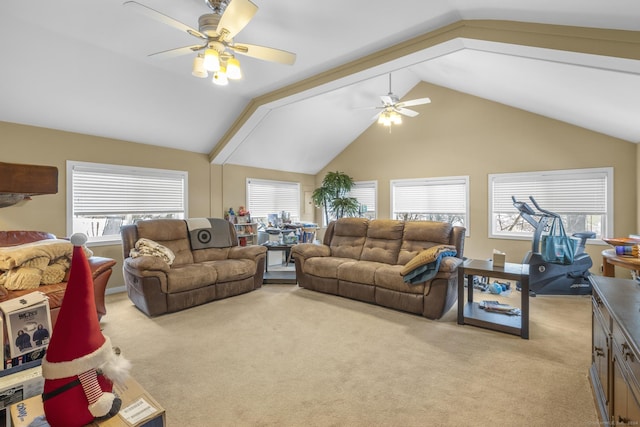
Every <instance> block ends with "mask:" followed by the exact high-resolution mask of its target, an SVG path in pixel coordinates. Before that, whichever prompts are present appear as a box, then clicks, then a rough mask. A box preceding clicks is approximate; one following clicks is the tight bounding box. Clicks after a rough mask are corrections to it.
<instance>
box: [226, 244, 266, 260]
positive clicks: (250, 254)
mask: <svg viewBox="0 0 640 427" xmlns="http://www.w3.org/2000/svg"><path fill="white" fill-rule="evenodd" d="M266 253H267V248H266V247H264V246H261V245H249V246H232V247H231V248H229V259H256V258H258V257H260V256H261V255H264V254H266Z"/></svg>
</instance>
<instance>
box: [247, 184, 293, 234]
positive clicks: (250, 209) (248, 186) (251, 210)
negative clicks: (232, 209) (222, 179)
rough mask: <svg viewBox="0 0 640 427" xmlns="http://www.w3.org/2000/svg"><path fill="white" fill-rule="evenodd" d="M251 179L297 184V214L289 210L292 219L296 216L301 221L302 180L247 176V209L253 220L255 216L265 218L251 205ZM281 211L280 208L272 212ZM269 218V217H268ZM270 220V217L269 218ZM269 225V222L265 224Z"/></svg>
mask: <svg viewBox="0 0 640 427" xmlns="http://www.w3.org/2000/svg"><path fill="white" fill-rule="evenodd" d="M251 181H256V182H262V183H276V184H285V185H287V186H295V187H296V196H295V198H296V207H297V215H294V214H293V213H292V212H289V214H290V216H291V220H292V221H293V220H294V218H297V221H301V218H302V217H301V215H302V209H300V206H301V200H302V198H301V187H302V186H301V185H300V182H297V181H282V180H274V179H264V178H247V179H246V182H245V195H246V196H245V206H246V208H247V210H248V211H249V213H250V215H251V220H252V221H254V220H255V219H254V218H264V217H263V216H261V215H257V214H256V213H255V212H254V211H255V209H253V208H252V207H251V200H250V199H249V198H250V195H251V191H250V185H251ZM280 212H282V209H280V210H278V211H277V212H272V213H275V214H279V213H280ZM267 218H268V217H267ZM267 221H268V219H267ZM265 225H267V224H265Z"/></svg>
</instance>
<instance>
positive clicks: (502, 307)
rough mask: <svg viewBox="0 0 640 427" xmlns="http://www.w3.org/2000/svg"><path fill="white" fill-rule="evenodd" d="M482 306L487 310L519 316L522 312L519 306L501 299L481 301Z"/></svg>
mask: <svg viewBox="0 0 640 427" xmlns="http://www.w3.org/2000/svg"><path fill="white" fill-rule="evenodd" d="M480 308H483V309H485V311H491V312H494V313H503V314H509V315H511V316H519V315H520V314H521V312H520V309H519V308H518V307H514V306H512V305H509V304H503V303H501V302H499V301H488V300H484V301H481V302H480Z"/></svg>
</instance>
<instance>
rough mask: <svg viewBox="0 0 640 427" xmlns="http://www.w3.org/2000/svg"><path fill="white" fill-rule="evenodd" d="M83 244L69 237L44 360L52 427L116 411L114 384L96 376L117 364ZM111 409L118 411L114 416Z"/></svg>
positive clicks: (83, 238) (81, 237)
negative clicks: (67, 266)
mask: <svg viewBox="0 0 640 427" xmlns="http://www.w3.org/2000/svg"><path fill="white" fill-rule="evenodd" d="M86 240H87V238H86V236H85V235H84V234H74V235H73V236H71V243H73V245H74V248H73V256H72V258H71V270H70V273H69V280H68V282H67V289H66V290H65V294H64V298H63V300H62V305H61V306H60V311H59V313H58V318H57V320H56V324H55V326H54V328H53V333H52V334H51V339H50V341H49V346H48V348H47V352H46V355H45V358H44V360H43V361H42V375H43V377H44V378H45V384H44V393H43V404H44V410H45V415H46V417H47V421H48V422H49V423H50V424H51V425H52V426H54V427H55V426H56V425H65V426H71V425H85V424H88V423H90V422H92V421H93V420H94V419H95V418H102V417H109V416H113V415H115V413H117V412H118V409H119V400H118V399H117V398H116V397H115V396H114V395H113V394H112V393H111V391H112V388H113V384H112V382H111V381H112V380H114V379H113V378H108V377H107V378H104V377H103V376H102V375H100V376H98V374H101V373H102V371H103V370H106V371H109V370H110V369H111V370H113V365H114V364H118V363H119V362H115V359H116V356H115V354H114V351H113V349H112V347H111V342H110V340H109V338H108V337H105V336H104V335H103V334H102V331H101V330H100V322H99V320H98V314H97V310H96V304H95V300H94V290H93V278H92V274H91V269H90V268H89V262H88V261H87V257H86V255H85V253H84V249H83V247H82V245H84V243H86ZM123 361H124V359H123ZM124 362H125V366H120V367H119V368H124V370H125V372H124V373H123V374H124V376H125V377H126V375H128V362H126V361H124ZM121 374H122V372H121ZM119 379H120V378H119ZM114 404H116V405H118V408H116V409H115V413H112V412H113V410H114Z"/></svg>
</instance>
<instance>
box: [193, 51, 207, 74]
mask: <svg viewBox="0 0 640 427" xmlns="http://www.w3.org/2000/svg"><path fill="white" fill-rule="evenodd" d="M191 74H193V75H194V76H195V77H198V78H201V79H204V78H206V77H209V73H207V70H205V69H204V57H203V56H202V55H198V56H196V57H195V58H194V59H193V71H191Z"/></svg>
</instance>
